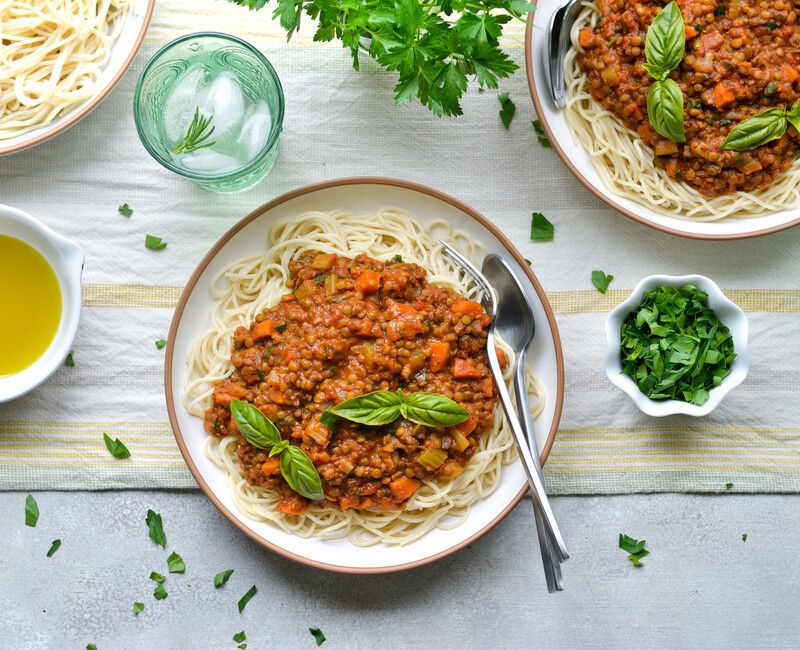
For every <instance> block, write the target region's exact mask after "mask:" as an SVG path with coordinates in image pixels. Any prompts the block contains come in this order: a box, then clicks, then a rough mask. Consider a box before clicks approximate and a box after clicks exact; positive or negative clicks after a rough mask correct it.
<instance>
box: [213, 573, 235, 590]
mask: <svg viewBox="0 0 800 650" xmlns="http://www.w3.org/2000/svg"><path fill="white" fill-rule="evenodd" d="M232 574H233V569H227V570H225V571H220V572H219V573H218V574H217V575H215V576H214V586H215V587H216V588H217V589H219V588H220V587H221V586H222V585H224V584H225V583H226V582H228V578H230V577H231V575H232Z"/></svg>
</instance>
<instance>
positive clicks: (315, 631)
mask: <svg viewBox="0 0 800 650" xmlns="http://www.w3.org/2000/svg"><path fill="white" fill-rule="evenodd" d="M308 631H309V632H311V636H313V637H314V640H315V641H316V642H317V646H321V645H322V644H323V643H325V635H324V634H323V633H322V630H320V629H319V628H318V627H310V628H308Z"/></svg>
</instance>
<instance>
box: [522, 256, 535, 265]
mask: <svg viewBox="0 0 800 650" xmlns="http://www.w3.org/2000/svg"><path fill="white" fill-rule="evenodd" d="M523 259H524V260H525V263H526V264H527V265H528V266H533V262H531V261H530V260H529V259H528V258H527V257H524V258H523Z"/></svg>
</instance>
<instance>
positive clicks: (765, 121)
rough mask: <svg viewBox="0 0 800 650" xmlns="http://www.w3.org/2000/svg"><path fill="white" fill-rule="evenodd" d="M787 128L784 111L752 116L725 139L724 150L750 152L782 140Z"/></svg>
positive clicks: (775, 110) (732, 130) (734, 128)
mask: <svg viewBox="0 0 800 650" xmlns="http://www.w3.org/2000/svg"><path fill="white" fill-rule="evenodd" d="M787 126H788V124H787V116H786V111H785V110H784V109H782V108H770V109H767V110H766V111H762V112H760V113H756V114H755V115H751V116H750V117H748V118H747V119H746V120H742V121H741V122H739V124H737V125H736V126H735V127H733V129H731V131H730V133H728V136H727V137H726V138H725V142H723V143H722V148H723V149H729V150H731V151H750V150H751V149H755V148H756V147H760V146H761V145H762V144H766V143H767V142H771V141H772V140H776V139H778V138H780V137H781V136H782V135H783V134H784V133H786V128H787Z"/></svg>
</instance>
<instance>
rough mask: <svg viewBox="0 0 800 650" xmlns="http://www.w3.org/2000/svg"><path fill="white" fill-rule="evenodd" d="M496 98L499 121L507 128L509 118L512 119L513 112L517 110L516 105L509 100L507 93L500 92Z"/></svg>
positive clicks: (509, 123)
mask: <svg viewBox="0 0 800 650" xmlns="http://www.w3.org/2000/svg"><path fill="white" fill-rule="evenodd" d="M497 99H499V100H500V121H501V122H502V123H503V126H504V127H506V129H508V128H509V127H510V126H511V120H513V119H514V114H515V113H516V112H517V107H516V105H515V104H514V102H513V101H511V98H510V97H509V96H508V93H500V94H499V95H498V96H497Z"/></svg>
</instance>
